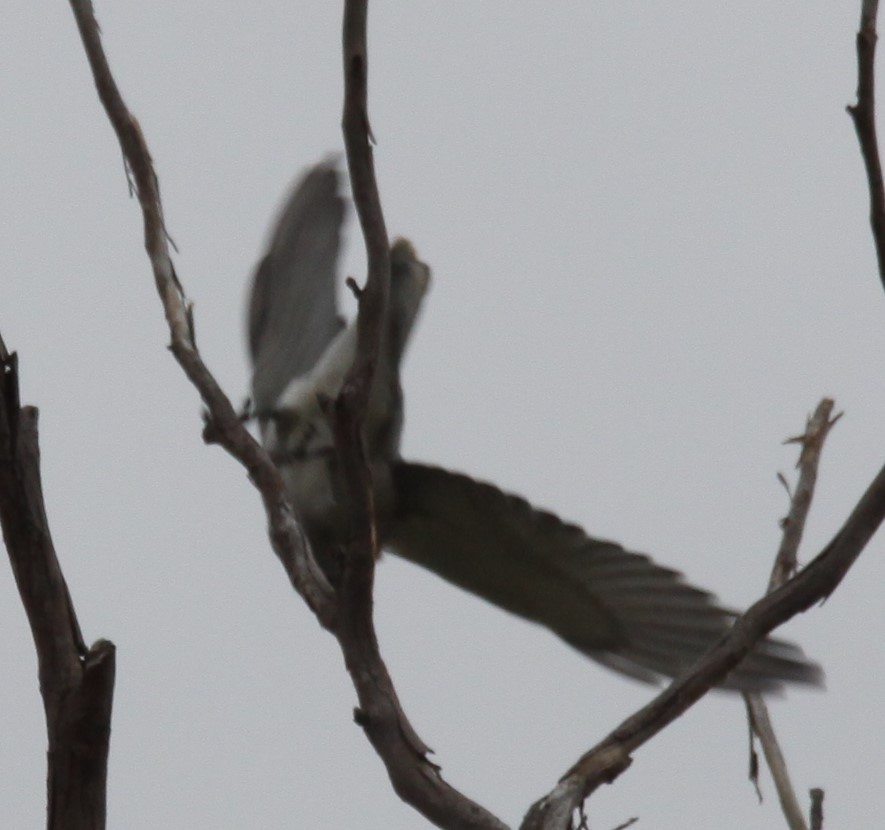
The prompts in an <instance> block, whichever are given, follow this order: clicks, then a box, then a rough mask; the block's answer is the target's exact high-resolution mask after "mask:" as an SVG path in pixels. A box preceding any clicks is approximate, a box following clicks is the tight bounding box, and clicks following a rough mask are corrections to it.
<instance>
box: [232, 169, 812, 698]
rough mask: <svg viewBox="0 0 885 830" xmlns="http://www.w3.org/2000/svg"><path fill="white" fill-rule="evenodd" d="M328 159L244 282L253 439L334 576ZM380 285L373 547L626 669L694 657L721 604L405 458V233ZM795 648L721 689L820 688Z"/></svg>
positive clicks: (297, 192)
mask: <svg viewBox="0 0 885 830" xmlns="http://www.w3.org/2000/svg"><path fill="white" fill-rule="evenodd" d="M339 184H340V183H339V175H338V173H337V171H336V169H335V166H334V164H331V163H323V164H320V165H318V166H316V167H314V168H312V169H311V170H309V171H308V172H307V173H306V175H304V177H303V178H302V179H301V180H300V181H299V182H298V183H297V185H296V186H295V188H294V191H293V192H292V195H291V196H290V198H289V200H288V202H287V203H286V204H285V206H284V208H283V210H282V212H281V214H280V217H279V219H278V221H277V223H276V226H275V228H274V231H273V234H272V236H271V239H270V244H269V247H268V250H267V253H266V254H265V256H264V258H263V259H262V261H261V262H260V264H259V266H258V269H257V272H256V274H255V277H254V281H253V284H252V294H251V302H250V308H249V350H250V354H251V358H252V364H253V375H252V400H253V405H254V410H255V413H256V416H257V418H258V422H259V426H260V430H261V437H262V442H263V444H264V446H265V447H266V449H267V450H268V452H269V453H270V454H271V456H272V457H273V459H274V460H275V462H276V463H277V465H278V466H279V468H280V471H281V473H282V475H283V478H284V480H285V483H286V487H287V488H288V491H289V494H290V496H291V499H292V503H293V505H294V507H295V510H296V512H297V514H298V516H299V519H300V521H301V522H302V524H303V527H304V529H305V532H306V533H307V537H308V539H309V540H310V543H311V547H312V548H313V550H314V553H315V555H316V556H317V559H318V561H319V562H320V564H321V566H322V567H323V569H324V570H325V571H326V573H327V575H328V576H329V579H330V581H331V582H332V583H333V584H335V582H336V580H337V578H338V576H339V574H340V564H341V549H342V545H343V544H344V543H345V542H346V541H347V540H346V533H347V529H348V521H347V516H346V515H345V513H344V508H343V506H342V500H341V499H339V498H338V497H337V495H336V494H337V493H338V492H339V482H338V475H337V471H336V455H335V449H334V442H333V437H332V433H331V430H330V426H329V424H328V422H327V419H326V417H325V416H324V414H323V412H322V411H321V408H320V404H319V398H318V396H320V395H325V396H329V397H332V396H334V395H335V394H336V393H337V391H338V389H339V388H340V385H341V382H342V380H343V378H344V376H345V374H346V372H347V370H348V368H349V366H350V364H351V361H352V359H353V355H354V351H355V348H356V326H355V323H351V324H350V325H345V323H344V321H343V320H342V318H341V316H340V315H339V313H338V307H337V302H336V276H335V275H336V262H337V258H338V250H339V245H340V236H341V228H342V223H343V219H344V211H345V203H344V200H343V198H342V197H341V195H340V194H339ZM390 255H391V290H390V308H389V315H388V321H387V328H386V331H385V333H384V337H383V340H382V344H381V357H380V360H379V364H378V367H377V370H376V375H375V380H374V384H373V389H372V394H371V396H370V401H369V410H368V415H367V418H366V423H365V427H364V442H365V448H366V455H367V458H368V462H369V465H370V467H371V471H372V477H373V482H374V484H373V486H374V488H375V503H376V513H377V515H376V519H377V525H378V531H379V538H380V541H381V545H382V547H383V548H384V549H386V550H388V551H390V552H392V553H395V554H397V555H398V556H402V557H403V558H405V559H408V560H410V561H412V562H415V563H417V564H419V565H422V566H423V567H425V568H428V569H430V570H431V571H433V572H434V573H436V574H438V575H439V576H441V577H442V578H443V579H446V580H448V581H449V582H452V583H454V584H455V585H458V586H460V587H461V588H463V589H465V590H467V591H470V592H471V593H474V594H476V595H478V596H480V597H482V598H483V599H486V600H488V601H489V602H492V603H494V604H495V605H498V606H500V607H501V608H503V609H505V610H507V611H510V612H511V613H513V614H517V615H518V616H520V617H524V618H525V619H528V620H532V621H533V622H536V623H539V624H541V625H543V626H546V627H547V628H549V629H550V630H551V631H553V632H554V633H556V634H557V635H559V636H560V637H561V638H562V639H563V640H565V641H566V642H567V643H569V644H570V645H572V646H574V647H575V648H576V649H578V651H580V652H582V653H583V654H586V655H587V656H588V657H591V658H593V659H594V660H596V661H598V662H599V663H602V664H604V665H606V666H608V667H609V668H612V669H616V670H617V671H620V672H623V673H624V674H627V675H629V676H630V677H633V678H636V679H639V680H642V681H646V682H658V681H659V680H660V679H661V677H662V676H663V677H675V676H677V675H679V674H680V673H682V672H683V671H684V670H685V669H686V668H688V667H689V666H690V665H691V664H692V663H693V662H694V661H695V660H697V659H698V658H699V657H700V656H701V655H702V654H703V653H704V652H705V651H706V650H707V649H708V648H709V647H710V646H711V645H712V644H713V643H714V642H715V641H716V640H717V639H718V638H719V637H720V636H721V635H722V634H723V633H724V632H725V631H726V630H727V629H728V627H729V626H730V624H731V622H732V620H733V619H734V613H733V612H731V611H727V610H725V609H723V608H720V607H719V606H717V605H716V604H715V601H714V598H713V597H712V596H711V595H710V594H709V593H707V592H706V591H702V590H699V589H698V588H693V587H692V586H690V585H688V584H686V583H685V582H684V581H683V579H682V576H681V574H679V573H678V572H677V571H674V570H671V569H669V568H665V567H661V566H660V565H656V564H655V563H654V562H652V561H651V560H650V559H649V558H648V557H647V556H643V555H641V554H637V553H631V552H629V551H626V550H624V548H622V547H621V546H620V545H618V544H615V543H614V542H609V541H605V540H602V539H595V538H592V537H590V536H587V534H586V533H584V531H583V530H582V529H581V528H579V527H577V526H576V525H573V524H568V523H566V522H564V521H562V520H561V519H559V518H557V517H556V516H554V515H553V514H552V513H548V512H546V511H543V510H538V509H535V508H533V507H532V506H531V505H529V504H528V503H527V502H526V501H524V500H523V499H521V498H519V497H518V496H513V495H509V494H507V493H505V492H503V491H501V490H499V489H498V488H497V487H494V486H493V485H490V484H484V483H481V482H478V481H474V480H473V479H471V478H468V477H467V476H464V475H461V474H459V473H453V472H449V471H447V470H443V469H440V468H439V467H433V466H426V465H423V464H415V463H412V462H408V461H403V460H402V458H401V457H400V452H399V445H400V433H401V430H402V422H403V395H402V388H401V386H400V377H399V366H400V361H401V359H402V356H403V352H404V350H405V346H406V343H407V341H408V339H409V334H410V333H411V329H412V325H413V323H414V322H415V318H416V316H417V314H418V310H419V308H420V305H421V301H422V300H423V298H424V294H425V293H426V291H427V287H428V283H429V279H430V269H429V268H428V267H427V265H425V264H424V263H423V262H421V261H420V260H419V259H418V258H417V256H416V254H415V251H414V249H413V248H412V246H411V245H410V244H409V243H408V242H405V241H404V240H398V241H396V242H394V244H393V246H392V248H391V252H390ZM821 680H822V672H821V669H820V667H819V666H817V665H816V664H814V663H812V662H809V661H808V660H807V659H806V658H805V657H804V655H803V653H802V651H801V649H799V648H798V647H797V646H795V645H792V644H790V643H786V642H783V641H780V640H775V639H767V640H764V641H763V642H762V643H760V644H759V646H757V648H756V650H755V651H753V652H752V653H751V654H750V655H749V656H748V657H747V658H746V659H745V660H744V661H743V663H742V664H741V665H740V666H738V667H737V668H736V669H735V670H734V671H732V673H731V674H730V675H729V677H728V678H727V679H726V681H725V682H724V683H723V686H724V687H725V688H731V689H740V690H756V691H773V690H777V689H779V688H781V686H782V684H783V683H784V682H795V683H806V684H814V685H817V684H820V683H821Z"/></svg>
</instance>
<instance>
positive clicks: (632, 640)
mask: <svg viewBox="0 0 885 830" xmlns="http://www.w3.org/2000/svg"><path fill="white" fill-rule="evenodd" d="M392 472H393V481H394V489H395V498H396V508H395V514H394V518H393V520H392V522H391V526H390V528H389V529H388V530H387V532H386V534H385V536H386V538H385V547H387V548H388V549H389V550H391V551H392V552H393V553H396V554H398V555H399V556H402V557H403V558H405V559H409V560H411V561H413V562H415V563H417V564H419V565H422V566H424V567H425V568H428V569H430V570H431V571H433V572H435V573H436V574H438V575H439V576H442V577H443V578H444V579H447V580H448V581H450V582H453V583H454V584H456V585H458V586H460V587H461V588H464V589H465V590H467V591H470V592H471V593H474V594H477V595H478V596H480V597H482V598H484V599H486V600H488V601H490V602H493V603H495V604H496V605H498V606H500V607H501V608H504V609H506V610H507V611H510V612H512V613H514V614H517V615H519V616H521V617H525V618H526V619H529V620H532V621H533V622H536V623H540V624H541V625H544V626H546V627H547V628H549V629H551V630H552V631H554V632H555V633H556V634H558V635H559V636H560V637H561V638H562V639H563V640H565V641H566V642H567V643H569V644H570V645H572V646H574V647H575V648H576V649H578V650H579V651H581V652H583V653H584V654H586V655H587V656H589V657H591V658H593V659H594V660H597V661H599V662H600V663H603V664H605V665H606V666H608V667H610V668H613V669H616V670H617V671H620V672H623V673H625V674H628V675H630V676H631V677H634V678H637V679H639V680H643V681H646V682H657V681H659V680H660V677H661V676H662V675H663V676H667V677H675V676H677V675H679V674H680V673H682V672H683V671H684V670H685V669H687V668H688V667H689V666H691V665H692V664H693V663H694V661H695V660H697V659H698V658H699V657H700V656H701V655H702V654H703V653H704V652H705V651H706V650H707V649H708V648H709V647H710V646H712V645H713V643H714V642H716V640H717V639H718V638H719V637H720V636H721V635H722V634H724V633H725V631H726V630H727V629H728V628H729V626H730V624H731V622H732V620H733V619H734V616H735V615H734V614H733V613H732V612H730V611H727V610H725V609H722V608H720V607H718V606H717V605H716V604H715V602H714V600H713V597H712V596H711V595H710V594H709V593H707V592H706V591H702V590H699V589H697V588H693V587H692V586H690V585H688V584H686V583H685V582H684V581H683V578H682V576H681V574H679V573H678V572H677V571H674V570H670V569H669V568H663V567H661V566H659V565H656V564H655V563H654V562H652V561H651V560H650V559H649V558H648V557H647V556H643V555H640V554H637V553H630V552H629V551H626V550H624V548H622V547H621V546H620V545H618V544H615V543H614V542H608V541H604V540H601V539H593V538H591V537H589V536H587V535H586V534H585V533H584V531H583V530H581V528H579V527H577V526H575V525H572V524H567V523H565V522H563V521H561V520H560V519H559V518H557V517H556V516H554V515H553V514H552V513H547V512H545V511H542V510H536V509H535V508H533V507H532V506H531V505H530V504H528V502H526V501H524V500H523V499H521V498H519V497H517V496H512V495H508V494H506V493H504V492H502V491H501V490H499V489H498V488H497V487H494V486H492V485H489V484H483V483H480V482H477V481H474V480H473V479H471V478H468V477H467V476H464V475H460V474H457V473H452V472H448V471H446V470H442V469H439V468H437V467H428V466H423V465H420V464H411V463H406V462H397V463H396V464H395V465H394V467H393V471H392ZM821 678H822V674H821V670H820V668H819V667H818V666H816V665H815V664H813V663H810V662H809V661H807V660H806V659H805V657H804V656H803V654H802V651H801V649H799V648H798V647H796V646H794V645H791V644H789V643H785V642H783V641H779V640H773V639H767V640H764V641H763V642H762V643H760V644H759V646H757V648H756V650H755V651H754V652H752V653H751V654H750V655H748V657H747V658H746V659H745V660H744V661H743V663H741V665H740V666H738V667H737V668H736V669H735V670H734V671H733V672H732V673H731V675H730V676H729V677H728V678H727V679H726V681H725V682H724V683H723V686H725V687H727V688H733V689H741V690H758V691H771V690H775V689H777V688H779V687H780V686H781V684H782V682H783V681H789V682H800V683H811V684H818V683H820V682H821Z"/></svg>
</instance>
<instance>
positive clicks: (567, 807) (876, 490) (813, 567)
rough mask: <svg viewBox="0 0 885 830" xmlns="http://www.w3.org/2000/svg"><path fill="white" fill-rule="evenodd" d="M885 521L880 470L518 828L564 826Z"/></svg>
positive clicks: (820, 590) (827, 589)
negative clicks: (790, 564)
mask: <svg viewBox="0 0 885 830" xmlns="http://www.w3.org/2000/svg"><path fill="white" fill-rule="evenodd" d="M883 520H885V467H883V468H882V469H881V470H880V471H879V473H878V474H877V475H876V477H875V478H874V479H873V481H872V482H871V483H870V485H869V487H868V488H867V490H866V492H865V493H864V494H863V496H862V497H861V499H860V501H859V502H858V503H857V505H856V507H855V508H854V510H853V511H852V512H851V515H850V516H849V517H848V518H847V519H846V521H845V523H844V524H843V526H842V528H841V529H840V530H839V531H838V532H837V533H836V535H835V536H834V537H833V539H832V541H831V542H830V543H829V544H828V545H827V546H826V547H825V548H824V550H823V551H822V552H821V553H820V554H818V555H817V557H815V559H814V560H813V561H812V562H811V563H810V564H809V565H808V566H807V567H806V568H805V569H804V570H803V571H801V572H800V573H798V574H796V575H795V576H794V577H793V578H792V579H790V580H789V581H788V582H787V583H785V584H784V585H782V586H781V587H780V588H778V589H776V590H775V591H772V592H771V593H770V594H768V595H767V596H765V597H763V598H762V599H760V600H758V601H757V602H756V603H755V604H754V605H753V606H751V607H750V609H749V610H748V611H747V612H746V613H745V614H743V615H742V616H741V617H739V618H738V619H737V620H736V621H735V623H734V626H733V627H732V629H731V630H730V631H729V632H728V634H726V635H725V636H724V637H723V638H722V639H721V640H720V641H719V642H718V643H717V644H716V645H715V646H714V647H713V648H712V649H711V650H710V651H709V652H707V654H706V655H704V657H702V658H701V659H700V660H699V661H698V662H697V663H696V664H695V665H694V667H693V668H692V669H691V670H690V671H689V672H688V673H687V674H685V675H683V676H682V677H680V678H677V679H676V680H674V681H673V682H672V683H671V684H670V685H669V686H668V687H667V688H666V689H665V690H664V691H663V692H661V694H659V695H658V696H657V697H656V698H654V700H652V701H651V702H650V703H648V704H647V705H646V706H644V707H643V708H642V709H640V710H639V711H637V712H636V713H634V714H633V715H631V716H630V717H629V718H627V720H625V721H623V722H622V723H621V725H620V726H618V727H617V728H616V729H615V730H614V731H613V732H611V733H610V734H609V735H608V736H607V737H606V738H604V739H603V740H602V741H600V742H599V743H598V744H597V745H596V746H595V747H593V749H591V750H590V751H589V752H587V753H585V754H584V755H583V756H582V757H581V758H580V759H579V760H578V761H577V763H575V764H574V766H572V768H571V769H570V770H569V771H568V772H567V773H566V774H565V776H564V777H563V778H562V780H561V781H560V782H559V784H558V785H557V786H556V787H555V788H554V789H553V790H552V791H551V792H550V793H549V794H548V795H547V796H545V797H544V798H542V799H540V800H539V801H537V802H536V803H535V804H533V805H532V807H531V809H530V810H529V812H528V813H527V815H526V817H525V819H524V820H523V824H522V827H523V828H524V830H540V828H545V829H546V828H550V829H551V830H552V828H565V827H567V826H568V825H567V820H569V818H570V816H571V814H572V812H573V811H574V810H575V809H577V807H578V806H579V805H580V804H581V802H582V801H583V800H584V799H585V798H587V797H588V796H590V795H591V794H592V793H593V792H594V791H595V790H596V789H597V788H598V787H599V786H600V785H601V784H605V783H611V782H612V781H614V780H615V779H616V778H617V777H618V776H619V775H620V774H621V773H622V772H624V770H626V769H627V768H628V767H629V766H630V764H631V762H632V759H631V757H630V756H631V753H632V752H634V751H635V750H636V749H638V748H639V747H640V746H642V745H643V744H644V743H646V742H647V741H649V740H650V739H651V738H653V737H654V736H655V735H657V734H658V732H660V731H661V730H662V729H664V728H665V727H666V726H668V725H669V724H670V723H672V722H673V721H674V720H676V718H678V717H679V716H680V715H681V714H682V713H683V712H685V711H686V710H687V709H688V708H689V707H690V706H692V705H693V704H694V703H696V702H697V701H698V700H699V699H700V698H701V697H703V696H704V695H705V694H706V693H707V692H708V691H709V690H710V688H711V687H712V686H714V685H715V684H716V683H718V682H719V681H720V680H722V679H723V678H724V677H725V675H727V674H728V672H729V671H731V669H733V668H734V667H735V666H736V665H737V664H738V663H739V662H740V661H741V660H742V659H743V658H744V657H746V655H747V653H748V652H749V651H750V650H751V649H752V648H753V646H754V645H755V644H756V643H757V642H759V640H761V639H762V638H763V637H764V636H765V635H766V634H768V633H769V632H771V631H772V630H774V629H775V628H777V626H779V625H781V624H782V623H784V622H786V621H787V620H788V619H790V618H791V617H794V616H795V615H796V614H798V613H800V612H802V611H805V610H807V609H808V608H810V607H811V606H812V605H814V604H815V603H817V602H820V601H821V600H824V599H826V598H827V597H828V596H829V595H830V594H831V593H832V592H833V591H834V590H835V589H836V588H837V587H838V585H839V583H840V582H841V581H842V578H843V577H844V576H845V574H846V573H847V572H848V569H849V568H850V567H851V566H852V565H853V564H854V562H855V560H856V559H857V557H858V556H860V554H861V552H862V551H863V549H864V547H865V546H866V544H867V543H868V542H869V540H870V539H871V538H872V536H873V534H874V533H875V532H876V530H877V529H878V528H879V525H880V524H881V523H882V521H883Z"/></svg>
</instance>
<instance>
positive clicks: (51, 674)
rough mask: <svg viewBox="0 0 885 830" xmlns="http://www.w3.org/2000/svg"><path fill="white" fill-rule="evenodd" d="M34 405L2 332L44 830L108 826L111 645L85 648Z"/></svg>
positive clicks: (8, 463)
mask: <svg viewBox="0 0 885 830" xmlns="http://www.w3.org/2000/svg"><path fill="white" fill-rule="evenodd" d="M37 417H38V414H37V410H36V409H35V408H34V407H30V406H28V407H22V406H21V403H20V400H19V384H18V361H17V358H16V355H15V354H11V355H10V354H9V353H8V352H7V351H6V347H5V345H4V344H3V341H2V339H0V522H2V525H3V539H4V542H5V543H6V550H7V552H8V554H9V560H10V562H11V564H12V572H13V574H14V576H15V582H16V585H17V587H18V592H19V595H20V596H21V599H22V604H23V605H24V608H25V612H26V614H27V617H28V623H29V625H30V627H31V634H32V635H33V638H34V645H35V647H36V650H37V663H38V673H39V677H40V694H41V696H42V698H43V710H44V713H45V716H46V731H47V733H48V738H49V752H48V755H47V763H48V771H47V795H48V819H47V827H48V828H49V830H101V828H103V827H104V826H105V818H106V792H107V763H108V748H109V744H110V731H111V708H112V701H113V694H114V665H115V662H114V645H113V643H111V642H109V641H107V640H98V641H97V642H96V643H94V644H93V645H92V647H91V648H86V645H85V644H84V642H83V637H82V635H81V633H80V625H79V623H78V622H77V615H76V612H75V611H74V604H73V602H72V600H71V596H70V593H69V592H68V586H67V584H66V582H65V578H64V575H63V574H62V571H61V566H60V565H59V562H58V558H57V557H56V555H55V547H54V546H53V544H52V536H51V534H50V531H49V522H48V520H47V517H46V507H45V504H44V502H43V485H42V482H41V479H40V448H39V440H38V431H37Z"/></svg>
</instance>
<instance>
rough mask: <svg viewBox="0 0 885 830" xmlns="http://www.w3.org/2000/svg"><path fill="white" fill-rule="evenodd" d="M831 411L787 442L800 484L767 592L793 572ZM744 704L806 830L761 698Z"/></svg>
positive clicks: (823, 410) (787, 813) (784, 800)
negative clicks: (793, 447)
mask: <svg viewBox="0 0 885 830" xmlns="http://www.w3.org/2000/svg"><path fill="white" fill-rule="evenodd" d="M832 411H833V401H832V400H830V399H829V398H824V399H823V400H822V401H821V402H820V403H819V404H818V405H817V409H815V411H814V414H813V415H812V416H811V417H810V418H809V419H808V422H807V423H806V425H805V432H804V433H803V434H802V435H799V436H797V437H796V438H791V439H789V441H788V442H787V443H796V444H800V445H801V450H800V452H799V460H798V461H797V462H796V466H797V467H798V469H799V481H798V483H797V485H796V488H795V490H794V491H793V492H792V493H791V498H790V509H789V511H788V513H787V515H786V517H785V518H784V519H783V520H782V521H781V528H782V529H783V536H782V538H781V544H780V547H779V549H778V552H777V556H776V557H775V562H774V566H773V567H772V569H771V577H770V578H769V581H768V592H769V593H770V592H771V591H773V590H775V589H776V588H779V587H780V586H781V585H783V584H784V583H785V582H786V581H787V580H788V579H789V578H790V576H792V574H793V573H795V571H796V567H797V561H798V555H799V544H800V543H801V541H802V534H803V533H804V531H805V522H806V520H807V518H808V511H809V510H810V508H811V500H812V498H813V497H814V488H815V485H816V483H817V470H818V465H819V463H820V456H821V450H822V449H823V445H824V441H825V440H826V438H827V435H828V434H829V431H830V429H831V428H832V426H833V425H834V424H835V423H836V421H838V420H839V418H840V417H841V413H839V414H838V415H836V417H835V418H832V419H831V418H830V415H831V413H832ZM744 703H745V704H746V706H747V720H748V722H749V725H750V734H751V736H752V735H754V734H755V735H756V737H758V738H759V742H760V744H761V745H762V752H763V754H764V755H765V760H766V763H767V764H768V768H769V770H770V771H771V777H772V779H773V781H774V786H775V789H776V790H777V795H778V800H779V801H780V805H781V810H782V811H783V814H784V818H786V820H787V825H788V826H789V827H790V830H808V825H807V824H806V822H805V814H804V812H803V810H802V807H801V806H800V804H799V799H798V798H797V797H796V791H795V789H794V788H793V784H792V782H791V781H790V774H789V771H788V769H787V762H786V759H785V758H784V754H783V751H782V750H781V747H780V743H779V742H778V740H777V736H776V734H775V731H774V724H773V723H772V722H771V716H770V714H769V712H768V706H767V704H766V703H765V700H764V698H763V697H762V695H760V694H756V693H747V694H745V695H744ZM750 778H751V780H752V781H753V783H754V784H755V785H756V791H757V792H758V791H759V785H758V765H757V764H755V763H754V762H752V761H751V773H750Z"/></svg>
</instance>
